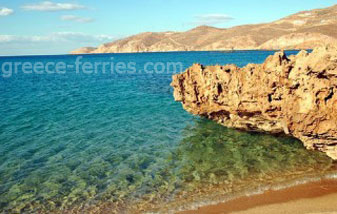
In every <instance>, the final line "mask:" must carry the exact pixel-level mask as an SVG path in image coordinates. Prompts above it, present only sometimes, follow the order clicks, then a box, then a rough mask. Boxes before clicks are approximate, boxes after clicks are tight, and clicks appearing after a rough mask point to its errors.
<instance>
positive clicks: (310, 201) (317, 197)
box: [180, 180, 337, 214]
mask: <svg viewBox="0 0 337 214" xmlns="http://www.w3.org/2000/svg"><path fill="white" fill-rule="evenodd" d="M247 213H248V214H293V213H296V214H318V213H320V214H337V180H322V181H318V182H313V183H308V184H303V185H299V186H294V187H290V188H287V189H282V190H277V191H267V192H265V193H263V194H260V195H254V196H248V197H242V198H238V199H235V200H232V201H229V202H226V203H222V204H218V205H213V206H206V207H201V208H199V209H198V210H191V211H185V212H181V213H180V214H247Z"/></svg>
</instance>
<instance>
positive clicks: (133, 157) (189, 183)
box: [0, 51, 330, 213]
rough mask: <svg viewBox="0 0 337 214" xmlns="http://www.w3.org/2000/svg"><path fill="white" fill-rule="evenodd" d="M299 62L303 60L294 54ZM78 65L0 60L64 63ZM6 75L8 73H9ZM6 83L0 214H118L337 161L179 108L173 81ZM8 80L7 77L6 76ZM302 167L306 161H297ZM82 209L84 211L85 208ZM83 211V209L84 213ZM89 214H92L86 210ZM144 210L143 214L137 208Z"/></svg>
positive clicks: (123, 58) (145, 76)
mask: <svg viewBox="0 0 337 214" xmlns="http://www.w3.org/2000/svg"><path fill="white" fill-rule="evenodd" d="M292 53H296V52H292ZM271 54H273V52H271V51H240V52H233V53H223V52H175V53H142V54H102V55H86V56H83V57H84V58H83V61H86V62H92V63H94V62H105V61H108V62H109V61H111V57H113V58H114V59H113V61H114V62H125V63H126V64H127V63H129V62H135V63H136V68H137V71H141V70H142V69H143V68H144V64H145V63H147V62H163V63H167V62H180V63H182V65H183V69H186V68H187V67H189V66H191V65H192V64H193V63H195V62H198V63H202V64H204V65H212V64H228V63H231V64H237V65H239V66H244V65H246V64H247V63H262V62H263V61H264V60H265V58H266V57H267V56H269V55H271ZM75 60H76V56H71V55H66V56H27V57H1V58H0V64H2V65H3V63H8V62H9V63H10V62H12V63H14V62H22V63H23V62H30V63H35V62H44V63H47V62H65V63H67V64H74V62H75ZM5 69H7V68H5ZM5 72H7V74H8V70H6V71H4V70H1V73H0V213H19V212H26V213H30V212H31V213H36V212H37V211H41V210H45V211H46V210H48V211H55V212H63V211H64V210H76V209H77V207H80V206H82V205H86V206H87V207H89V208H88V209H90V207H99V206H102V204H105V203H106V204H108V205H106V206H109V207H110V210H113V209H123V208H124V207H125V206H128V207H131V206H132V205H133V204H137V203H140V202H143V201H144V203H145V204H146V203H147V204H157V203H158V204H160V202H161V201H166V202H171V201H174V198H175V196H176V195H179V194H181V192H182V191H194V190H195V189H196V188H201V187H200V185H201V186H205V185H213V184H217V185H219V184H224V185H226V184H228V183H231V182H234V181H235V180H236V181H237V180H238V179H242V180H244V179H247V178H249V177H250V176H251V175H255V176H257V177H258V178H259V179H260V180H261V179H262V178H264V176H266V177H268V176H267V174H268V173H271V174H273V173H274V174H275V173H276V172H280V171H283V170H287V173H288V174H291V172H294V174H296V173H295V172H296V171H297V172H298V171H299V170H298V168H301V169H304V170H303V171H305V172H307V171H310V170H309V169H312V168H315V169H321V168H323V166H326V165H327V164H326V163H329V161H330V160H329V159H328V158H325V157H324V156H323V155H321V154H319V153H313V152H310V151H306V150H305V149H304V148H303V147H302V145H301V143H300V142H298V141H296V140H294V139H289V138H276V137H273V136H268V135H260V134H251V133H243V132H238V131H234V130H230V129H226V128H224V127H221V126H219V125H217V124H215V123H213V122H209V121H206V120H201V119H199V118H197V117H194V116H192V115H190V114H188V113H187V112H185V111H184V110H183V109H182V107H181V104H180V103H175V102H174V99H173V96H172V92H173V91H172V88H171V87H170V82H171V76H172V72H168V71H165V72H162V73H151V74H150V73H144V72H136V73H124V74H121V73H113V74H111V73H105V74H103V73H102V70H99V71H98V72H97V73H96V74H86V73H83V72H79V73H76V71H75V69H74V68H67V70H66V73H64V74H47V73H46V72H44V73H43V74H26V73H23V72H22V70H20V69H19V70H18V72H17V73H15V72H12V74H11V76H10V77H4V75H3V74H5ZM1 74H2V75H1ZM300 159H301V161H299V160H300ZM82 208H83V207H82ZM83 209H84V208H83ZM85 209H86V208H85ZM135 209H137V207H136V208H135Z"/></svg>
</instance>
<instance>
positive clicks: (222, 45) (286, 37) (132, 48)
mask: <svg viewBox="0 0 337 214" xmlns="http://www.w3.org/2000/svg"><path fill="white" fill-rule="evenodd" d="M330 43H337V5H335V6H332V7H328V8H324V9H317V10H312V11H303V12H299V13H296V14H294V15H291V16H288V17H285V18H283V19H280V20H278V21H275V22H271V23H266V24H256V25H243V26H237V27H232V28H228V29H220V28H215V27H209V26H200V27H197V28H194V29H192V30H189V31H186V32H163V33H151V32H148V33H141V34H138V35H135V36H131V37H128V38H125V39H121V40H118V41H115V42H112V43H107V44H103V45H101V46H99V47H98V48H81V49H78V50H75V51H73V52H72V53H74V54H79V53H121V52H163V51H206V50H232V49H237V50H246V49H311V48H314V47H317V46H321V45H327V44H330Z"/></svg>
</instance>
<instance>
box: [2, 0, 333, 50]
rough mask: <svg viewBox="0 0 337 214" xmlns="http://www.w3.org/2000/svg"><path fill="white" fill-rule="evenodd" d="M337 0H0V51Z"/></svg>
mask: <svg viewBox="0 0 337 214" xmlns="http://www.w3.org/2000/svg"><path fill="white" fill-rule="evenodd" d="M334 4H337V1H336V0H320V1H317V0H305V1H302V0H282V1H270V0H255V1H251V0H236V1H232V0H231V1H230V0H212V1H209V0H208V1H206V0H96V1H95V0H51V1H44V0H0V26H1V27H0V55H31V54H39V55H43V54H66V53H69V52H70V51H71V50H74V49H76V48H79V47H84V46H98V45H99V44H102V43H106V42H111V41H113V40H116V39H120V38H124V37H127V36H130V35H134V34H137V33H141V32H161V31H186V30H189V29H191V28H194V27H196V26H199V25H209V26H215V27H221V28H227V27H232V26H236V25H242V24H255V23H265V22H271V21H275V20H277V19H280V18H283V17H285V16H288V15H291V14H293V13H296V12H299V11H303V10H311V9H316V8H324V7H329V6H332V5H334Z"/></svg>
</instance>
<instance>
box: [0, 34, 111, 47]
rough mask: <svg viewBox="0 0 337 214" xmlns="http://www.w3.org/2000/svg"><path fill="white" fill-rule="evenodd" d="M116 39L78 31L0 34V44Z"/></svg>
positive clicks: (105, 40)
mask: <svg viewBox="0 0 337 214" xmlns="http://www.w3.org/2000/svg"><path fill="white" fill-rule="evenodd" d="M114 39H116V38H115V37H113V36H110V35H104V34H102V35H90V34H85V33H80V32H56V33H52V34H49V35H44V36H40V35H36V36H17V35H0V44H4V43H7V44H9V43H25V42H30V43H41V42H47V43H50V42H98V43H100V42H107V41H111V40H114Z"/></svg>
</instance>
